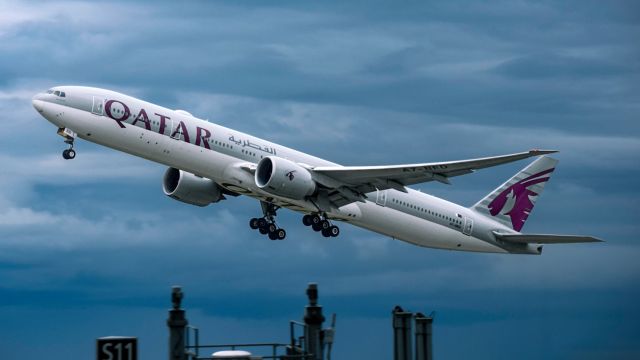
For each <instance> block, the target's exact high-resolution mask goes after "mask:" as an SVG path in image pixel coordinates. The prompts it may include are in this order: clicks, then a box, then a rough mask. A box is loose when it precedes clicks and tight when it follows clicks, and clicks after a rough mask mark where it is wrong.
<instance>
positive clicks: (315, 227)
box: [311, 223, 322, 231]
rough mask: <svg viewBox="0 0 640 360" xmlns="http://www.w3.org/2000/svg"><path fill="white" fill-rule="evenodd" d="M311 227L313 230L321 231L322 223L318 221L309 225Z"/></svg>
mask: <svg viewBox="0 0 640 360" xmlns="http://www.w3.org/2000/svg"><path fill="white" fill-rule="evenodd" d="M311 228H312V229H313V231H321V230H322V225H321V224H320V223H317V224H313V225H311Z"/></svg>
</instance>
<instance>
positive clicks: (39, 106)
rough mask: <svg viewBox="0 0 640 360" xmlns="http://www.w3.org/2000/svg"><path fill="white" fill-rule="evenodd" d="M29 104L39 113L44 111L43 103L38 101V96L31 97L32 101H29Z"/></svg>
mask: <svg viewBox="0 0 640 360" xmlns="http://www.w3.org/2000/svg"><path fill="white" fill-rule="evenodd" d="M31 104H33V107H34V108H35V109H36V110H37V111H38V112H39V113H41V112H43V111H44V110H43V109H44V101H42V100H40V99H39V95H36V96H34V97H33V99H32V100H31Z"/></svg>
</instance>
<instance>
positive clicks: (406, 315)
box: [392, 306, 413, 360]
mask: <svg viewBox="0 0 640 360" xmlns="http://www.w3.org/2000/svg"><path fill="white" fill-rule="evenodd" d="M392 314H393V322H392V325H393V358H394V360H412V359H413V353H412V351H411V350H412V349H411V348H412V346H411V338H412V336H411V320H412V318H413V314H412V313H410V312H405V311H404V310H403V309H402V308H401V307H400V306H396V307H395V308H394V309H393V312H392Z"/></svg>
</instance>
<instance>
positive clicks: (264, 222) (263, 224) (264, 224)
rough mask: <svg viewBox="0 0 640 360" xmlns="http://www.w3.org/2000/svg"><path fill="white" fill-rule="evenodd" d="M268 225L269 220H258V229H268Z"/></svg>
mask: <svg viewBox="0 0 640 360" xmlns="http://www.w3.org/2000/svg"><path fill="white" fill-rule="evenodd" d="M267 225H269V223H268V222H267V219H265V218H260V219H258V227H259V228H266V227H267Z"/></svg>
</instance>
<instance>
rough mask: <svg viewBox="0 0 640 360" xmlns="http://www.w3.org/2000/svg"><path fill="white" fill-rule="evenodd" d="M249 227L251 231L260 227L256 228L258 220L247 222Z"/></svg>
mask: <svg viewBox="0 0 640 360" xmlns="http://www.w3.org/2000/svg"><path fill="white" fill-rule="evenodd" d="M249 227H250V228H252V229H253V230H255V229H257V228H259V227H260V226H258V218H253V219H251V220H249Z"/></svg>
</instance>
